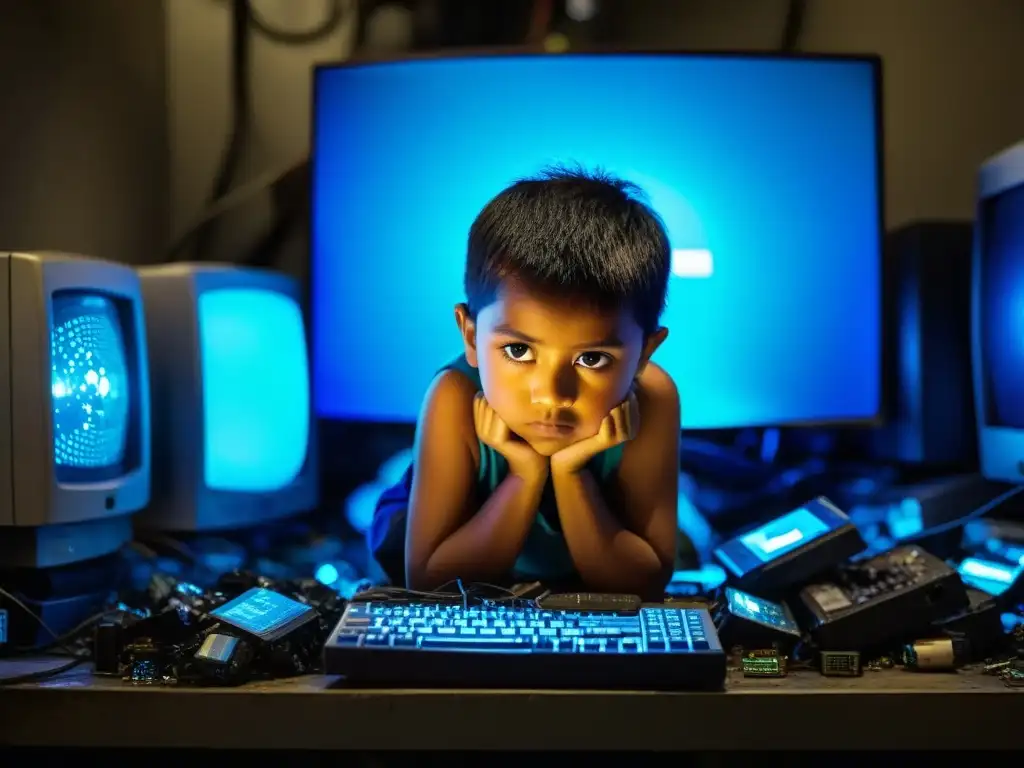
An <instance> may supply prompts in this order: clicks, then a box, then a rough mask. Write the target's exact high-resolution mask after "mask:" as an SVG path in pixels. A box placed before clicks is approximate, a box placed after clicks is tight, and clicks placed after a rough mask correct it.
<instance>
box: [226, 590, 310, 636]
mask: <svg viewBox="0 0 1024 768" xmlns="http://www.w3.org/2000/svg"><path fill="white" fill-rule="evenodd" d="M316 615H317V614H316V611H314V610H313V608H311V607H310V606H308V605H306V604H305V603H300V602H299V601H297V600H292V599H291V598H289V597H285V596H284V595H282V594H281V593H279V592H274V591H272V590H269V589H264V588H263V587H254V588H252V589H250V590H248V591H247V592H245V593H243V594H241V595H239V596H238V597H236V598H235V599H234V600H231V601H229V602H227V603H224V605H222V606H220V607H219V608H217V609H215V610H213V611H211V612H210V616H211V617H213V618H215V619H217V620H218V621H222V622H224V623H225V624H228V625H230V626H232V627H235V628H236V629H240V630H242V631H243V632H246V633H248V634H250V635H254V636H255V637H257V638H259V639H260V640H262V641H264V642H267V643H269V642H273V641H275V640H277V639H279V638H281V637H283V636H284V635H287V634H288V633H289V632H292V631H293V630H295V629H298V628H299V627H301V626H302V625H303V624H305V623H306V622H308V621H312V620H313V619H315V618H316Z"/></svg>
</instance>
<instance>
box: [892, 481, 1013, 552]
mask: <svg viewBox="0 0 1024 768" xmlns="http://www.w3.org/2000/svg"><path fill="white" fill-rule="evenodd" d="M1022 492H1024V485H1015V486H1014V487H1013V488H1010V489H1009V490H1008V491H1004V492H1003V493H1001V494H999V495H998V496H996V497H995V498H994V499H992V500H991V501H989V502H987V503H985V504H982V505H981V506H980V507H978V508H977V509H975V510H974V511H973V512H969V513H968V514H966V515H964V516H963V517H960V518H957V519H956V520H950V521H949V522H946V523H942V524H941V525H936V526H934V527H933V528H929V529H927V530H924V531H919V532H918V533H915V534H913V535H911V536H907V537H904V538H901V539H900V540H899V543H900V544H913V543H915V542H920V541H922V540H924V539H930V538H931V537H932V536H939V535H941V534H943V533H948V532H949V531H952V530H955V529H957V528H960V527H962V526H964V525H966V524H967V523H969V522H970V521H971V520H977V519H978V518H979V517H984V516H985V515H987V514H988V513H989V512H991V511H992V510H993V509H996V508H997V507H1001V506H1002V505H1003V504H1005V503H1006V502H1008V501H1009V500H1010V499H1012V498H1014V497H1015V496H1017V495H1019V494H1020V493H1022Z"/></svg>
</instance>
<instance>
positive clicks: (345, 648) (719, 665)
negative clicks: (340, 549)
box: [324, 602, 726, 690]
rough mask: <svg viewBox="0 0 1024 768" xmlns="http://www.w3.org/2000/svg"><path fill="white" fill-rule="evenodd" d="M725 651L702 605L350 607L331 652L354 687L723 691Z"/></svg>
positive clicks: (328, 658)
mask: <svg viewBox="0 0 1024 768" xmlns="http://www.w3.org/2000/svg"><path fill="white" fill-rule="evenodd" d="M725 666H726V665H725V653H724V652H723V651H722V646H721V644H720V643H719V641H718V635H717V633H716V632H715V627H714V624H713V623H712V621H711V618H710V616H709V615H708V612H707V611H706V610H704V609H703V608H679V607H674V606H665V607H653V608H641V609H640V610H639V611H630V612H593V611H565V610H544V609H543V608H538V607H534V606H528V607H517V606H513V605H502V604H501V603H494V604H487V605H480V606H470V607H464V606H461V605H451V604H446V603H404V602H403V603H397V602H395V603H387V602H368V603H351V604H349V606H348V607H347V608H346V609H345V613H344V614H343V615H342V617H341V621H339V622H338V626H337V627H335V628H334V631H333V632H332V633H331V636H330V638H328V640H327V644H326V646H325V648H324V668H325V671H326V672H327V673H328V674H332V675H344V676H345V678H346V679H347V680H348V681H350V682H361V683H370V684H385V683H386V684H398V685H410V684H419V685H459V686H468V685H472V686H481V685H483V686H498V687H517V688H518V687H529V688H565V687H570V688H584V687H586V688H622V687H625V688H634V689H660V690H664V689H695V690H707V689H720V688H722V686H723V685H724V682H725Z"/></svg>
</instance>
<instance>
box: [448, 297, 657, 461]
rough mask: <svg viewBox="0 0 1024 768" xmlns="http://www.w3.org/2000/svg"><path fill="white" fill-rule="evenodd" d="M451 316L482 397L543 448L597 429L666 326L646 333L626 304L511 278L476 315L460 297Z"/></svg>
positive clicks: (545, 451) (546, 451)
mask: <svg viewBox="0 0 1024 768" xmlns="http://www.w3.org/2000/svg"><path fill="white" fill-rule="evenodd" d="M456 318H457V320H458V322H459V328H460V330H461V332H462V335H463V339H464V341H465V347H466V358H467V359H468V360H469V363H470V364H471V365H474V366H476V367H477V368H478V369H479V370H480V379H481V382H482V384H483V392H484V396H485V397H486V398H487V402H488V403H489V404H490V406H491V408H493V409H494V411H495V412H496V413H497V414H498V416H500V417H501V419H502V420H503V421H504V422H505V423H506V424H507V425H508V427H509V429H511V430H512V431H513V432H515V433H516V434H517V435H519V436H520V437H521V438H523V440H525V441H526V442H527V443H529V444H530V446H531V447H533V449H534V450H535V451H537V453H539V454H541V455H542V456H551V455H553V454H555V453H557V452H558V451H559V450H561V449H562V448H565V447H566V446H568V445H571V444H572V443H576V442H579V441H580V440H583V439H586V438H588V437H591V436H592V435H594V434H596V433H597V431H598V428H599V427H600V425H601V421H602V420H603V419H604V417H605V416H607V415H608V413H609V412H611V410H612V409H613V408H615V407H616V406H617V405H619V404H620V403H621V402H622V401H623V400H625V399H626V397H627V396H628V394H629V391H630V388H631V386H632V384H633V380H634V379H635V378H636V376H637V374H638V373H639V372H640V370H641V368H642V366H643V365H644V364H646V362H647V360H648V359H649V358H650V356H651V355H652V354H653V353H654V350H655V349H657V347H658V346H659V345H660V344H661V342H662V341H664V339H665V336H666V334H667V331H666V330H665V329H660V330H659V331H658V332H656V333H654V334H652V335H651V336H649V337H647V338H646V339H645V338H644V333H643V330H642V329H641V327H640V326H639V325H638V324H637V322H636V320H635V319H634V317H633V314H632V312H630V311H628V310H627V309H615V310H599V309H595V308H593V307H590V306H587V305H585V304H581V303H580V302H578V301H572V300H569V299H565V298H555V297H553V296H550V295H542V294H539V293H537V292H531V291H529V290H527V289H526V288H525V287H523V286H518V285H515V284H510V285H507V286H506V287H505V288H503V289H502V290H501V291H500V292H499V294H498V297H497V299H496V300H495V301H494V302H493V303H491V304H490V305H488V306H487V307H485V308H484V309H482V310H480V312H478V313H477V317H476V321H475V322H474V321H473V319H471V318H470V317H469V315H468V313H467V311H466V308H465V306H464V305H460V306H459V307H457V308H456Z"/></svg>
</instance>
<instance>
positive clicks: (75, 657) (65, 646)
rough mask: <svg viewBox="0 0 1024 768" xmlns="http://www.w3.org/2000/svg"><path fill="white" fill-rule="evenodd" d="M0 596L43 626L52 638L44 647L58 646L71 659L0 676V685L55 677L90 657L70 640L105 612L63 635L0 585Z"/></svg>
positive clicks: (89, 654) (22, 650)
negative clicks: (32, 669) (45, 666)
mask: <svg viewBox="0 0 1024 768" xmlns="http://www.w3.org/2000/svg"><path fill="white" fill-rule="evenodd" d="M0 597H3V598H4V599H5V600H7V601H8V602H10V603H13V604H14V605H15V606H17V607H18V608H20V609H21V610H23V611H24V612H25V613H26V614H27V615H29V616H31V617H32V618H33V619H35V621H36V623H37V624H39V626H40V627H42V628H43V631H45V632H46V633H47V634H48V635H50V637H52V638H53V643H50V644H48V646H44V647H49V648H54V647H56V648H60V649H61V650H62V651H64V652H66V653H67V654H68V655H69V656H71V660H70V661H68V662H67V663H66V664H61V665H59V666H56V667H48V668H47V669H44V670H38V671H36V672H29V673H26V674H24V675H13V676H10V677H0V686H6V685H20V684H22V683H32V682H38V681H40V680H47V679H49V678H52V677H56V676H57V675H61V674H63V673H65V672H67V671H68V670H71V669H74V668H75V667H77V666H78V665H79V664H83V663H84V662H86V661H88V660H89V659H90V658H91V656H92V654H91V653H90V652H89V651H82V650H80V649H77V648H74V647H72V644H71V643H72V640H73V639H74V636H77V634H79V633H81V632H83V631H84V630H85V629H88V628H89V627H90V626H92V624H90V623H89V622H93V623H95V622H96V621H99V620H100V619H102V617H103V616H105V615H107V614H106V613H104V614H102V615H101V616H99V618H97V617H96V616H93V617H90V618H89V619H87V620H86V621H85V622H83V623H82V624H80V625H79V626H78V627H75V629H73V630H72V631H71V632H69V633H65V634H64V635H60V634H58V633H57V632H55V631H54V630H53V628H52V627H50V625H49V624H47V623H46V622H45V621H44V620H43V619H42V617H40V616H37V615H36V614H35V613H34V612H33V611H32V609H31V608H29V607H28V606H27V605H25V603H24V601H22V600H21V598H19V597H17V596H16V595H13V594H11V593H10V592H8V591H7V590H6V589H4V588H3V587H0ZM73 635H74V636H73ZM25 650H27V649H19V651H21V652H24V651H25ZM40 652H41V653H42V652H43V651H42V650H40Z"/></svg>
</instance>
